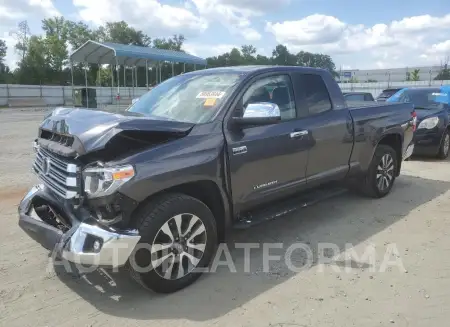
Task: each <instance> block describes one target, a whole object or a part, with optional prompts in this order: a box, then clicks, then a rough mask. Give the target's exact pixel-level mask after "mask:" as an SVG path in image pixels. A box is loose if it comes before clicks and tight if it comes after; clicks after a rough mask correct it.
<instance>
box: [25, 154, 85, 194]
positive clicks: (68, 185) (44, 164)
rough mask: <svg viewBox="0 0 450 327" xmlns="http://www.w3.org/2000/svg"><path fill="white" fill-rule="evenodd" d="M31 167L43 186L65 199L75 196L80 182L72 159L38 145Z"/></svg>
mask: <svg viewBox="0 0 450 327" xmlns="http://www.w3.org/2000/svg"><path fill="white" fill-rule="evenodd" d="M33 169H34V171H35V173H36V174H37V175H38V177H39V179H40V180H41V181H42V182H43V183H44V184H45V186H47V187H48V188H50V190H52V191H53V192H54V193H56V194H57V195H59V196H61V197H63V198H65V199H72V198H75V197H76V196H77V194H78V189H79V185H80V183H79V177H78V176H77V174H78V166H77V164H76V163H75V162H74V161H71V160H69V159H68V158H65V157H62V156H59V155H57V154H55V153H53V152H51V151H49V150H47V149H44V148H43V147H41V146H38V147H37V151H36V160H35V161H34V164H33Z"/></svg>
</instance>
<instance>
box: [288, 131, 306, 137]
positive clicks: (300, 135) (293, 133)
mask: <svg viewBox="0 0 450 327" xmlns="http://www.w3.org/2000/svg"><path fill="white" fill-rule="evenodd" d="M308 134H309V132H308V131H307V130H304V131H298V132H292V133H291V134H290V135H291V139H295V138H297V137H302V136H305V135H308Z"/></svg>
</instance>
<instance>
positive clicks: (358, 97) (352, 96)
mask: <svg viewBox="0 0 450 327" xmlns="http://www.w3.org/2000/svg"><path fill="white" fill-rule="evenodd" d="M345 100H347V101H364V94H347V95H346V96H345Z"/></svg>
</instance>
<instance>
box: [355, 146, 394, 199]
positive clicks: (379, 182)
mask: <svg viewBox="0 0 450 327" xmlns="http://www.w3.org/2000/svg"><path fill="white" fill-rule="evenodd" d="M397 167H398V164H397V153H396V152H395V150H394V149H393V148H392V147H390V146H388V145H384V144H380V145H378V146H377V148H376V150H375V154H374V156H373V158H372V162H371V163H370V167H369V170H368V171H367V174H366V176H364V178H363V180H362V183H361V184H360V190H361V191H362V193H364V194H365V195H368V196H370V197H374V198H382V197H384V196H386V195H387V194H389V192H390V191H391V189H392V186H393V185H394V182H395V176H396V169H397Z"/></svg>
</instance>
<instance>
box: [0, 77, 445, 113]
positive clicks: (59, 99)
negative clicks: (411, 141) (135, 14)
mask: <svg viewBox="0 0 450 327" xmlns="http://www.w3.org/2000/svg"><path fill="white" fill-rule="evenodd" d="M444 84H445V85H449V84H450V81H434V80H431V81H430V80H428V81H417V82H377V83H339V86H340V87H341V90H342V91H346V92H349V91H359V92H370V93H372V95H373V96H374V97H376V96H378V95H379V94H380V93H381V91H383V90H384V89H386V88H388V87H396V88H400V87H411V86H415V87H419V86H440V85H444ZM78 88H80V87H78ZM92 88H95V89H96V90H97V104H98V106H99V107H102V106H106V105H109V104H113V103H115V101H116V95H117V88H111V87H92ZM145 92H147V88H146V87H135V88H133V87H121V88H120V97H121V99H123V100H125V101H126V100H129V103H131V99H133V98H137V97H139V96H141V95H143V94H144V93H145ZM72 99H73V98H72V87H71V86H48V85H19V84H0V107H7V106H14V105H13V103H20V101H18V100H22V103H24V102H27V103H29V104H30V105H31V106H60V105H72V104H73V100H72ZM17 106H27V105H17Z"/></svg>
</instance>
